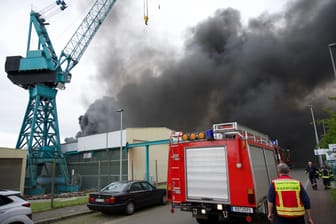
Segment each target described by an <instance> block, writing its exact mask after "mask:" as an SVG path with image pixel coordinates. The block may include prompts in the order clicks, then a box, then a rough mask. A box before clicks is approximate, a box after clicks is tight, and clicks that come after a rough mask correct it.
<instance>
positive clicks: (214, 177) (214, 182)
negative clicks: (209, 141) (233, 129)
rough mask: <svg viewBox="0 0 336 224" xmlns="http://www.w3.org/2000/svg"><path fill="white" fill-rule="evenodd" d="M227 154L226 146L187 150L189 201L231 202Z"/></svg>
mask: <svg viewBox="0 0 336 224" xmlns="http://www.w3.org/2000/svg"><path fill="white" fill-rule="evenodd" d="M226 154H227V150H226V147H225V146H219V147H218V146H217V147H204V148H186V153H185V155H186V158H185V159H186V163H185V164H186V182H187V183H186V187H187V200H188V201H195V200H197V201H206V202H211V201H213V202H214V203H215V202H216V201H222V202H228V201H229V189H228V185H229V184H228V174H227V155H226Z"/></svg>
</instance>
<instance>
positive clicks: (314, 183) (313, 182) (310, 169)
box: [305, 161, 319, 190]
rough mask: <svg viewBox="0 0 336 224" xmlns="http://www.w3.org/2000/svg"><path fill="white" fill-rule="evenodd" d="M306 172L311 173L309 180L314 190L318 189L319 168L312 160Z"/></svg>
mask: <svg viewBox="0 0 336 224" xmlns="http://www.w3.org/2000/svg"><path fill="white" fill-rule="evenodd" d="M305 172H306V173H308V174H309V180H310V183H311V186H312V188H313V190H317V181H316V179H318V177H319V170H318V169H317V168H316V167H315V166H313V163H312V162H311V161H309V162H308V166H307V168H306V169H305Z"/></svg>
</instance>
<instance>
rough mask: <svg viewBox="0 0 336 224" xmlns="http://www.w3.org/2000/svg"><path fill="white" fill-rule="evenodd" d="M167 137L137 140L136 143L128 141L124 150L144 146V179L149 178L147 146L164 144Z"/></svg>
mask: <svg viewBox="0 0 336 224" xmlns="http://www.w3.org/2000/svg"><path fill="white" fill-rule="evenodd" d="M169 142H170V140H169V139H163V140H157V141H146V142H137V143H130V144H127V145H126V151H128V149H130V148H136V147H146V180H147V181H150V180H149V146H152V145H165V144H169Z"/></svg>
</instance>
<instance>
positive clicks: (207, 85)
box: [22, 0, 336, 164]
mask: <svg viewBox="0 0 336 224" xmlns="http://www.w3.org/2000/svg"><path fill="white" fill-rule="evenodd" d="M131 2H133V1H130V0H124V1H121V0H119V1H117V3H116V6H115V8H114V9H113V10H114V11H112V12H111V15H110V16H109V17H108V18H107V20H106V21H105V23H104V26H103V27H102V28H101V30H100V31H99V33H98V34H97V37H95V40H94V41H97V42H96V43H95V44H93V45H94V46H93V47H92V48H93V50H89V52H90V55H93V56H91V58H94V59H95V60H94V62H92V61H90V62H89V63H88V64H90V63H93V64H94V69H91V70H86V71H87V73H89V76H88V77H90V80H93V81H92V86H91V87H92V88H87V87H88V84H86V86H85V87H83V88H86V89H85V91H82V96H81V98H82V100H81V103H82V105H85V106H83V108H84V110H83V111H82V112H80V113H79V114H78V116H77V117H80V116H81V115H82V116H81V119H80V124H79V125H78V132H77V133H73V136H66V137H75V136H81V135H88V134H93V133H100V132H106V131H110V130H118V129H119V128H120V114H118V113H116V112H115V111H116V109H118V108H120V107H121V108H123V109H124V110H125V111H124V112H123V126H124V127H126V128H127V127H148V126H165V127H168V128H170V129H173V130H182V131H193V130H204V129H208V128H210V127H211V125H212V124H213V123H218V122H229V121H237V122H238V123H241V124H243V125H245V126H248V127H250V128H253V129H256V130H259V131H261V132H264V133H266V134H268V135H269V136H270V137H271V138H272V139H275V138H276V139H278V140H279V143H280V145H281V146H282V147H284V148H289V149H291V150H292V152H293V158H294V160H295V162H296V163H297V164H304V163H305V162H306V160H308V159H312V158H313V148H314V145H315V138H314V129H313V126H312V125H311V124H310V123H311V114H310V110H309V109H308V108H307V105H313V108H314V112H315V118H317V119H318V118H321V117H322V116H323V113H322V109H323V108H325V107H330V106H333V104H334V103H333V102H330V101H329V100H328V96H334V95H335V94H336V91H335V80H334V75H333V71H332V67H331V59H330V55H329V52H328V47H327V46H328V44H330V43H332V42H335V41H336V30H335V23H336V2H335V1H333V0H320V1H316V0H293V1H286V4H284V5H281V6H282V8H281V7H278V8H277V10H275V9H272V10H262V11H259V12H258V14H255V15H249V16H250V17H249V18H248V19H246V18H247V17H246V15H244V14H243V12H246V10H245V11H244V10H243V9H244V7H243V8H241V9H239V7H234V5H232V6H231V5H230V4H227V5H225V7H223V6H219V7H216V8H215V9H214V10H212V11H210V10H209V12H208V13H207V14H205V15H202V16H200V17H201V18H198V20H195V21H196V22H194V23H193V22H191V21H192V19H191V18H190V17H193V13H192V11H193V4H192V1H189V2H190V5H189V7H188V5H187V4H185V3H183V4H181V5H178V4H177V5H176V6H175V7H176V8H179V10H181V8H180V7H184V8H183V9H184V11H185V12H184V16H185V17H184V18H176V16H177V15H182V14H178V13H174V11H173V10H172V9H174V7H172V8H169V9H170V10H171V11H170V12H168V13H167V11H165V10H166V9H167V8H165V1H156V2H155V1H152V2H155V3H154V4H155V6H156V7H158V6H159V5H160V9H158V8H156V7H155V10H154V8H153V10H152V11H150V13H151V12H152V14H154V15H153V16H154V17H152V16H151V15H152V14H150V20H149V25H148V26H144V25H142V26H140V25H139V23H135V22H134V21H135V19H134V18H133V17H132V16H131V14H132V13H131V12H132V10H134V8H135V6H134V8H133V6H131ZM203 2H204V1H203ZM222 2H223V1H222ZM228 2H230V1H228ZM231 2H232V1H231ZM241 2H244V1H241ZM263 2H264V3H265V4H266V3H267V4H270V5H271V3H270V2H275V1H263ZM204 4H205V3H204ZM205 8H206V7H205ZM204 11H206V9H204ZM141 13H142V12H141ZM167 15H170V18H167V17H166V16H167ZM251 16H252V18H251ZM137 20H139V19H137ZM170 20H171V21H172V22H173V23H176V29H175V28H174V26H168V25H169V21H170ZM178 21H180V22H181V26H179V23H178ZM185 21H187V22H185ZM182 25H183V26H182ZM166 26H167V27H170V29H165V28H166ZM185 26H186V27H187V28H185ZM168 34H169V35H168ZM84 60H85V59H84ZM80 71H81V72H83V70H80ZM84 72H85V70H84ZM71 85H73V83H72V84H71ZM71 88H72V87H69V89H71ZM75 88H76V87H75ZM65 92H66V91H65ZM85 92H86V93H85ZM88 92H96V94H93V95H94V96H95V98H94V99H92V97H88V96H87V95H88ZM62 94H63V93H62ZM64 94H65V93H64ZM62 99H66V98H65V97H64V96H63V98H62ZM22 110H23V109H22ZM69 110H71V108H69ZM69 110H67V111H64V112H59V113H60V119H61V118H62V114H63V115H64V114H66V113H69V112H70V111H69ZM319 131H321V129H319ZM319 134H321V133H319Z"/></svg>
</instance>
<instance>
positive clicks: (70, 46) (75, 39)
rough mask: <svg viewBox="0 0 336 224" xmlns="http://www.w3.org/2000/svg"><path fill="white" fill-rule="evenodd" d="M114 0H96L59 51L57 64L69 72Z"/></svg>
mask: <svg viewBox="0 0 336 224" xmlns="http://www.w3.org/2000/svg"><path fill="white" fill-rule="evenodd" d="M115 2H116V0H97V1H96V2H95V3H94V4H93V6H92V8H91V9H90V11H89V12H88V14H87V15H86V16H85V18H84V19H83V21H82V23H81V24H80V25H79V27H78V28H77V30H76V32H75V33H74V34H73V36H72V37H71V39H70V40H69V42H68V43H67V44H66V46H65V47H64V49H63V50H62V52H61V55H60V59H59V65H60V66H61V65H62V64H63V63H66V66H65V71H67V72H69V71H70V70H71V69H72V68H73V67H74V66H75V65H76V64H77V63H78V61H79V60H80V58H81V57H82V55H83V54H84V52H85V50H86V49H87V47H88V45H89V43H90V41H91V40H92V39H93V37H94V35H95V34H96V32H97V31H98V29H99V27H100V26H101V24H102V23H103V21H104V20H105V18H106V17H107V15H108V14H109V12H110V10H111V9H112V7H113V5H114V3H115Z"/></svg>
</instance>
